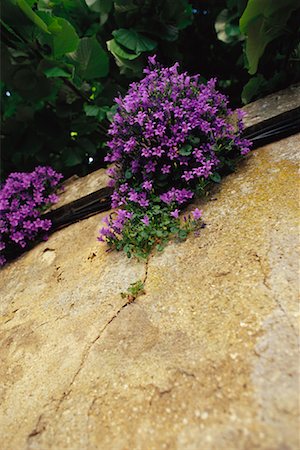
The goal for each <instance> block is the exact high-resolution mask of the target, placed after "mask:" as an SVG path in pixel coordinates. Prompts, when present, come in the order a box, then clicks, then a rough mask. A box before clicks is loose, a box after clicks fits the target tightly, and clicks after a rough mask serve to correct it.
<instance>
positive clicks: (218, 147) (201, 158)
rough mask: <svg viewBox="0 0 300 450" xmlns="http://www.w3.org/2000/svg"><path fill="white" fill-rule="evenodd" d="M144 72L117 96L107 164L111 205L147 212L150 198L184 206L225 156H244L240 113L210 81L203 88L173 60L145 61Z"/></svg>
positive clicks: (174, 205)
mask: <svg viewBox="0 0 300 450" xmlns="http://www.w3.org/2000/svg"><path fill="white" fill-rule="evenodd" d="M144 73H145V77H144V78H143V79H142V80H141V81H139V82H137V83H132V84H131V85H130V88H129V90H128V93H127V95H126V96H125V97H124V98H121V97H119V98H117V99H115V100H116V103H117V105H118V107H117V112H116V114H115V116H114V121H113V123H112V125H111V127H110V129H109V132H108V133H109V135H110V140H109V142H108V147H109V152H108V155H107V157H106V161H107V162H109V163H112V164H113V169H111V170H110V172H109V174H110V176H111V185H112V186H114V193H113V196H112V206H113V207H114V208H119V207H121V208H127V209H132V205H133V204H135V205H136V206H137V207H140V208H145V209H146V208H148V207H149V205H150V206H151V203H152V200H153V198H155V197H156V198H158V199H160V200H161V201H162V202H164V203H167V204H170V205H172V206H173V207H174V208H175V207H179V206H180V207H182V206H183V205H184V204H185V203H187V202H188V201H190V200H191V198H192V197H193V196H194V193H195V192H196V189H197V185H198V184H199V183H200V182H201V180H202V181H203V180H206V179H208V178H209V177H210V176H211V175H212V174H213V173H214V172H215V171H216V170H217V169H218V167H219V166H220V163H221V160H222V159H223V160H224V158H226V155H227V154H228V153H230V154H235V155H237V154H238V155H245V154H246V153H248V151H249V149H250V142H249V141H247V140H245V139H242V138H241V132H242V130H243V123H242V116H243V113H242V112H241V111H238V112H233V111H232V110H231V109H230V108H229V107H228V100H227V98H226V97H225V96H224V95H222V94H221V93H219V92H218V91H217V90H216V80H215V79H211V80H210V81H208V83H207V84H203V83H201V82H200V80H199V75H196V76H189V75H188V74H187V73H181V74H180V73H179V72H178V63H176V64H175V65H174V66H173V67H170V68H164V67H162V66H161V65H160V64H158V63H157V62H156V60H155V56H154V57H150V58H149V67H147V68H146V69H145V70H144ZM110 224H111V222H110ZM101 234H103V233H101Z"/></svg>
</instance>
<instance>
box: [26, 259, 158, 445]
mask: <svg viewBox="0 0 300 450" xmlns="http://www.w3.org/2000/svg"><path fill="white" fill-rule="evenodd" d="M149 260H150V256H148V258H147V260H146V262H145V275H144V278H143V285H144V286H145V285H146V282H147V278H148V267H149ZM136 300H137V298H135V299H134V300H129V299H127V301H126V302H125V303H124V304H123V305H122V306H121V307H120V308H119V309H118V310H117V311H116V312H115V314H114V315H113V316H112V317H111V318H110V319H109V321H108V322H107V323H106V324H105V325H104V327H103V328H102V329H101V331H100V333H99V334H98V335H97V336H96V337H95V338H94V339H93V340H92V341H91V342H90V343H89V344H88V347H87V348H86V350H85V351H84V352H83V355H82V358H81V361H80V364H79V367H78V369H77V370H76V372H75V374H74V375H73V377H72V379H71V381H70V384H69V387H68V389H67V391H65V392H63V395H62V396H61V397H60V399H59V400H58V402H57V405H56V407H55V411H54V414H56V413H57V412H58V411H59V409H60V407H61V405H62V403H63V402H64V401H65V400H66V399H67V398H68V397H69V395H70V394H71V392H72V387H73V385H74V383H75V381H76V379H77V377H78V375H79V374H80V372H81V370H82V368H83V366H84V364H85V362H86V360H87V358H88V356H89V354H90V351H91V349H92V347H93V346H94V344H96V342H97V341H98V340H99V339H100V338H101V336H102V334H103V333H104V331H105V330H106V329H107V327H108V326H109V325H110V324H111V323H112V322H113V321H114V320H115V319H116V318H117V317H118V315H119V314H120V312H121V311H122V310H123V309H124V308H126V307H127V306H128V305H132V304H133V303H135V302H136ZM53 402H55V400H53ZM51 403H52V402H50V403H47V404H46V405H45V406H44V407H43V409H44V408H45V407H46V406H48V405H49V404H51ZM42 418H43V413H42V414H40V415H39V417H38V420H37V422H36V425H35V427H34V428H33V430H32V431H31V432H30V433H29V435H28V437H27V444H28V446H29V445H30V440H31V439H32V438H34V437H36V436H38V435H41V434H42V433H44V432H45V431H46V429H47V424H44V425H42V426H41V422H42ZM28 448H29V447H28Z"/></svg>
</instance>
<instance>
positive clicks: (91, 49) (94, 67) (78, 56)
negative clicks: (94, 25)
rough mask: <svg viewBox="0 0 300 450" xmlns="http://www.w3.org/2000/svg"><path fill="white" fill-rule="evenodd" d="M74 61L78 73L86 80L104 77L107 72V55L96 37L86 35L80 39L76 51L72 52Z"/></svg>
mask: <svg viewBox="0 0 300 450" xmlns="http://www.w3.org/2000/svg"><path fill="white" fill-rule="evenodd" d="M71 57H72V59H73V60H74V61H75V62H76V70H77V72H78V75H80V76H81V77H82V78H84V79H86V80H92V79H94V78H98V77H105V76H106V75H107V74H108V67H109V65H108V56H107V53H106V52H105V51H104V50H103V48H102V47H101V45H100V44H99V42H98V41H97V39H96V37H95V36H93V37H90V38H88V37H86V38H82V39H81V40H80V43H79V45H78V48H77V50H76V52H74V53H72V55H71Z"/></svg>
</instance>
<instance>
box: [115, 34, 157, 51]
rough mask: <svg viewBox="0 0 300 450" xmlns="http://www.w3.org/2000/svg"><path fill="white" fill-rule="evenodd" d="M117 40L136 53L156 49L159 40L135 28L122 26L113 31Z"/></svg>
mask: <svg viewBox="0 0 300 450" xmlns="http://www.w3.org/2000/svg"><path fill="white" fill-rule="evenodd" d="M112 34H113V36H114V38H115V41H116V42H118V43H119V44H121V45H123V46H124V47H126V48H128V49H129V50H132V51H134V52H135V53H139V52H149V51H152V50H154V49H155V47H156V46H157V42H155V41H153V40H152V39H150V38H148V37H146V36H143V35H142V34H140V33H138V32H137V31H135V30H133V29H129V30H127V29H125V28H120V29H119V30H115V31H113V32H112Z"/></svg>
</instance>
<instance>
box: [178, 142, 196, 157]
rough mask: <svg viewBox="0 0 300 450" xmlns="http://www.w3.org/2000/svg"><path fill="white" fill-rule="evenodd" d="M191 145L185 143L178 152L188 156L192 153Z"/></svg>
mask: <svg viewBox="0 0 300 450" xmlns="http://www.w3.org/2000/svg"><path fill="white" fill-rule="evenodd" d="M192 150H193V147H192V146H191V145H190V144H186V145H184V146H183V147H181V149H180V150H179V152H178V153H179V154H180V155H182V156H189V155H190V154H191V153H192Z"/></svg>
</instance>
